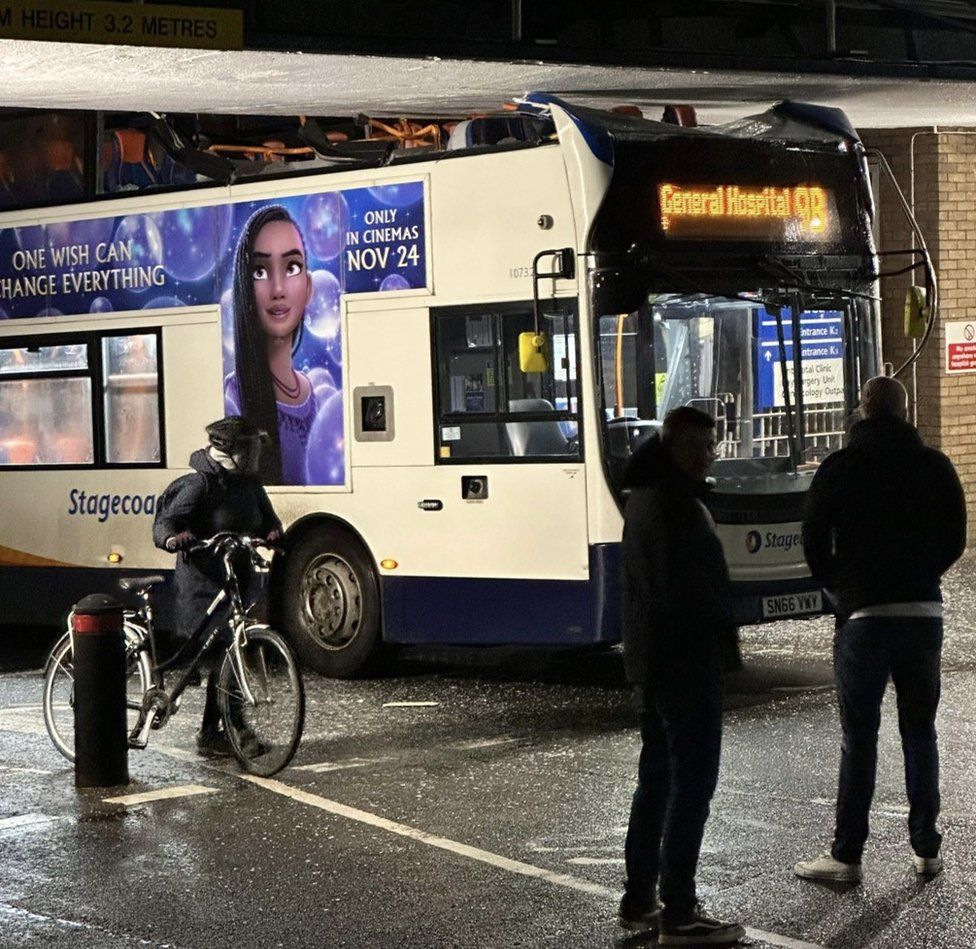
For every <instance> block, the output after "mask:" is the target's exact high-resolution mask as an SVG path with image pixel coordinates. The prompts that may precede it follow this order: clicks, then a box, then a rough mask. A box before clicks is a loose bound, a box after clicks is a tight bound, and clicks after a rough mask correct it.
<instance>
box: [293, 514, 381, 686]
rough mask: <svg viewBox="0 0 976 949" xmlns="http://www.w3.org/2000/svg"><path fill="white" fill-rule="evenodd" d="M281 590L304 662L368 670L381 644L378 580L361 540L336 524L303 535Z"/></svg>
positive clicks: (346, 671) (350, 671)
mask: <svg viewBox="0 0 976 949" xmlns="http://www.w3.org/2000/svg"><path fill="white" fill-rule="evenodd" d="M282 592H283V601H282V609H283V614H284V620H285V626H286V628H287V630H288V633H289V639H290V640H291V642H292V644H293V645H294V647H295V650H296V652H297V653H298V655H299V656H300V657H301V660H302V662H303V663H304V664H305V666H307V667H308V668H310V669H314V670H316V671H317V672H322V673H325V675H328V676H333V677H334V678H337V679H347V678H352V677H354V676H357V675H362V674H364V673H366V672H368V671H369V667H370V664H371V663H372V662H373V661H375V659H376V658H377V653H378V651H379V646H380V597H379V584H378V581H377V577H376V571H375V569H374V568H373V564H372V561H371V559H370V557H369V555H368V554H367V553H366V551H365V549H364V548H363V546H362V544H361V543H359V541H358V540H356V539H355V538H354V537H352V536H351V535H350V534H349V533H348V532H347V531H344V530H342V529H341V528H337V527H318V528H315V529H314V530H311V531H309V532H308V533H307V534H305V535H304V536H302V537H300V538H299V539H298V541H297V542H296V543H295V545H294V546H293V547H292V548H291V549H290V550H289V552H288V556H287V558H286V564H285V574H284V589H283V591H282Z"/></svg>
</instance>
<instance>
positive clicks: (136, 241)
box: [109, 214, 163, 293]
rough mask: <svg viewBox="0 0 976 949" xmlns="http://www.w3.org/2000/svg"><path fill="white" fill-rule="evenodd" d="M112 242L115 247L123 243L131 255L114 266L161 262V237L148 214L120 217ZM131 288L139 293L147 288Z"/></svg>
mask: <svg viewBox="0 0 976 949" xmlns="http://www.w3.org/2000/svg"><path fill="white" fill-rule="evenodd" d="M112 243H113V246H115V247H119V245H124V246H125V248H126V253H128V252H129V251H131V255H132V259H131V260H120V261H117V262H116V263H115V264H114V266H119V267H158V266H160V265H161V264H162V262H163V239H162V238H161V237H160V236H159V228H158V227H156V222H155V221H153V219H152V218H151V217H149V215H148V214H130V215H129V216H128V217H124V218H122V220H121V222H120V223H119V226H118V228H117V229H116V231H115V237H114V239H113V241H112ZM109 266H113V265H109ZM132 289H133V291H134V292H136V293H140V292H143V291H145V290H146V289H148V288H147V287H133V288H132Z"/></svg>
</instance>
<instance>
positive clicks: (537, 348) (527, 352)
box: [519, 332, 549, 372]
mask: <svg viewBox="0 0 976 949" xmlns="http://www.w3.org/2000/svg"><path fill="white" fill-rule="evenodd" d="M548 368H549V363H548V360H547V359H546V335H545V333H534V332H533V333H519V369H521V370H522V372H545V371H546V370H547V369H548Z"/></svg>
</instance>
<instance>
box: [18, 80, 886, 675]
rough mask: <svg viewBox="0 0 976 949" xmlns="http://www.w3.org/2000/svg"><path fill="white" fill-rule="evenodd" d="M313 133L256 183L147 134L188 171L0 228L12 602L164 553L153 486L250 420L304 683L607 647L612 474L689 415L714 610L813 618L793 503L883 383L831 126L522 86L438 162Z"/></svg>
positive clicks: (618, 505) (821, 115)
mask: <svg viewBox="0 0 976 949" xmlns="http://www.w3.org/2000/svg"><path fill="white" fill-rule="evenodd" d="M499 130H500V131H499ZM162 138H163V139H164V137H162ZM318 139H319V140H320V146H319V148H320V154H319V155H318V160H316V161H313V162H310V163H307V164H304V165H298V164H296V165H295V166H293V167H287V168H285V169H284V173H281V174H276V175H269V174H267V171H268V169H264V173H262V174H260V175H253V176H250V177H249V176H247V175H246V174H242V173H240V168H241V163H237V164H236V165H235V164H234V163H232V162H230V161H229V160H227V159H219V158H218V156H216V155H215V154H213V153H209V154H208V155H207V156H200V155H195V153H194V151H193V149H191V148H190V147H189V146H187V145H186V143H185V142H184V143H182V144H181V143H179V142H178V140H177V139H176V137H175V136H174V140H173V141H177V144H176V145H174V144H173V141H170V142H169V144H168V146H167V147H168V149H169V151H171V152H172V156H173V161H174V163H176V164H178V163H179V162H181V161H182V162H183V163H185V164H189V165H194V161H195V165H196V168H197V170H196V171H195V172H187V177H186V180H182V179H181V180H180V181H179V182H177V183H176V184H172V183H171V184H170V186H169V187H167V188H164V189H161V190H159V191H152V190H146V189H142V190H134V191H133V192H132V193H131V194H114V195H108V196H105V197H103V198H100V199H97V200H90V201H86V202H81V203H72V204H66V205H60V206H56V207H52V206H48V207H44V208H35V209H33V210H29V211H16V210H14V211H8V212H5V213H3V214H2V215H0V316H2V317H3V319H0V482H2V491H0V495H2V497H3V499H4V500H3V503H2V504H0V570H2V581H3V582H2V585H0V598H2V601H3V602H2V605H0V608H2V610H3V615H4V616H5V617H6V619H7V621H10V622H38V621H41V620H50V619H54V618H57V617H58V616H61V615H63V614H64V613H65V612H66V611H67V609H68V608H69V606H70V604H71V603H72V602H73V601H74V600H75V599H76V598H77V597H78V596H79V595H80V594H81V593H83V592H90V591H91V590H94V589H105V590H110V589H112V588H113V586H114V581H115V579H116V575H118V574H120V573H128V572H137V571H145V570H147V569H152V570H159V569H166V568H168V567H170V566H171V560H170V558H169V557H167V556H166V555H165V554H163V553H161V552H159V551H157V550H155V549H154V548H153V546H152V543H151V538H150V526H151V522H152V517H153V514H154V511H155V505H156V501H157V497H158V495H159V493H160V491H161V490H162V488H163V487H164V486H165V485H166V484H167V483H168V482H169V481H170V480H171V479H172V478H174V477H175V476H177V475H179V474H181V473H183V472H185V471H186V470H187V464H188V461H187V459H188V457H189V455H190V454H191V452H192V451H193V450H194V449H197V448H199V447H200V446H201V444H203V442H204V426H205V425H206V424H207V423H208V422H210V421H211V420H213V419H214V418H217V417H220V416H221V415H224V414H229V413H241V414H244V415H245V416H248V417H249V418H253V419H254V420H255V421H256V422H257V423H258V424H260V425H262V427H265V428H266V429H268V430H269V433H270V434H271V436H272V439H271V440H272V445H271V450H270V452H269V453H268V454H269V460H268V462H267V466H266V468H265V470H264V471H263V475H264V478H265V481H266V483H267V484H268V490H269V494H270V496H271V498H272V501H273V503H274V505H275V507H276V509H277V511H278V513H279V515H280V516H281V518H282V520H283V522H284V523H285V525H286V526H287V534H286V543H285V552H284V555H283V556H282V557H280V558H278V561H277V563H276V567H275V571H274V573H273V575H272V578H271V585H272V590H271V592H272V604H273V609H274V611H275V612H276V614H277V616H276V619H277V621H278V622H279V623H280V624H281V626H282V628H283V629H284V631H285V632H286V633H287V634H288V635H289V636H290V637H291V639H292V641H293V642H294V644H295V645H296V647H297V648H298V650H299V651H300V653H301V655H302V657H303V659H304V660H305V662H306V663H307V664H309V665H310V666H312V667H314V668H316V669H319V670H321V671H323V672H326V673H328V674H331V675H336V676H347V675H354V674H357V673H359V672H360V671H362V670H363V669H364V668H366V667H367V665H368V663H369V661H370V659H371V658H372V657H373V656H374V655H375V654H376V651H377V649H378V648H379V647H381V645H382V644H383V643H445V644H447V643H450V644H457V643H464V644H486V645H488V644H546V645H566V646H580V645H586V644H597V643H612V642H615V641H616V640H618V639H619V635H620V633H619V610H618V594H617V572H618V556H619V542H620V535H621V527H622V515H621V511H622V504H623V500H624V499H623V496H622V490H621V473H622V470H623V468H624V466H625V464H626V462H627V459H628V458H629V457H630V455H631V453H632V452H633V451H634V449H635V448H636V447H637V446H638V445H639V444H640V443H641V442H642V441H643V440H644V439H645V438H647V437H649V436H650V435H652V434H653V433H654V432H655V431H656V430H657V429H658V428H659V426H660V424H661V421H662V420H663V418H664V416H665V414H666V413H667V412H668V411H669V410H670V409H672V408H674V407H676V406H680V405H694V406H698V407H700V408H702V409H704V410H705V411H707V412H709V413H710V414H711V415H712V416H714V417H715V419H716V422H717V431H718V439H719V458H718V460H717V461H716V463H715V466H714V468H713V482H714V484H713V488H714V490H713V491H712V492H711V496H710V501H709V504H710V507H711V510H712V513H713V515H714V518H715V521H716V523H717V525H718V531H719V534H720V537H721V540H722V543H723V545H724V548H725V552H726V556H727V559H728V563H729V568H730V573H731V577H732V581H733V585H734V589H735V594H736V610H737V613H738V618H739V620H740V621H741V622H742V623H756V622H762V621H764V620H769V619H774V618H781V617H783V616H799V615H816V614H818V613H820V612H822V611H823V609H824V607H825V604H824V601H823V597H822V591H820V590H819V589H817V588H816V586H815V585H814V583H813V581H812V580H811V579H810V577H809V574H808V571H807V569H806V566H805V563H804V559H803V553H802V547H801V544H800V533H799V532H800V521H801V517H802V507H803V499H804V493H805V491H806V489H807V487H808V485H809V483H810V480H811V478H812V476H813V473H814V472H815V470H816V468H817V465H818V464H819V462H820V461H821V460H822V458H823V457H824V456H825V455H826V454H827V453H828V452H830V451H832V450H834V449H835V448H837V447H839V446H840V444H841V442H842V439H843V437H844V431H845V423H846V421H847V418H848V416H849V414H850V413H851V411H852V410H853V409H854V407H855V405H856V402H857V398H858V392H859V388H860V385H861V384H862V382H863V381H864V380H865V379H867V378H869V377H870V376H872V375H874V374H876V373H877V372H878V371H879V369H880V339H879V334H880V322H879V296H878V294H879V289H878V277H879V268H878V256H877V253H876V251H875V247H874V243H873V238H872V231H871V220H872V214H873V205H872V196H871V189H870V184H869V176H868V168H867V163H866V160H865V154H864V150H863V148H862V146H861V143H860V141H859V139H858V137H857V135H856V133H855V132H854V131H853V130H852V129H851V128H850V126H849V125H848V124H847V122H846V119H845V118H844V117H843V115H842V114H841V113H839V112H837V111H836V110H832V109H822V108H816V107H811V106H803V105H798V104H791V103H783V104H780V105H779V106H777V107H775V108H773V109H771V110H770V111H768V112H765V113H763V114H761V115H757V116H753V117H751V118H749V119H745V120H742V121H739V122H736V123H732V124H730V125H726V126H720V127H711V128H687V127H681V126H679V125H675V124H669V123H661V122H653V121H648V120H645V119H642V118H637V117H632V116H629V115H620V114H614V113H610V112H602V111H598V110H592V109H586V108H582V107H576V106H572V105H568V104H566V103H564V102H562V101H560V100H558V99H556V98H554V97H550V96H544V95H539V94H534V95H530V96H527V97H526V98H525V100H524V101H523V102H522V103H520V105H519V108H518V111H517V112H515V113H509V114H508V115H507V116H505V117H501V118H499V117H495V118H486V119H473V120H471V121H470V122H466V123H461V124H460V125H459V126H457V127H456V128H455V130H454V132H453V133H452V135H451V139H450V141H449V142H448V143H447V147H443V146H441V147H437V146H436V145H435V146H433V147H427V148H416V149H404V150H397V151H391V150H389V149H386V150H384V151H383V153H382V154H381V155H377V154H374V153H370V152H368V150H365V149H361V150H360V152H359V153H356V154H353V155H352V156H351V157H349V156H346V155H342V154H341V149H339V148H338V147H333V146H332V145H331V142H330V141H328V140H326V137H325V136H323V135H319V136H318ZM499 139H501V140H499ZM164 144H166V142H165V141H164ZM221 162H223V163H222V164H221ZM228 167H232V169H236V171H235V172H234V173H229V174H226V175H224V171H225V170H226V168H228ZM200 169H202V171H201V170H200ZM272 170H273V169H272ZM206 175H211V176H213V177H217V178H220V177H221V175H223V176H224V180H222V181H216V182H215V181H213V180H207V179H206V177H205V176H206ZM174 180H175V179H174Z"/></svg>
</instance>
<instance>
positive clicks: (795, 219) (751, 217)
mask: <svg viewBox="0 0 976 949" xmlns="http://www.w3.org/2000/svg"><path fill="white" fill-rule="evenodd" d="M657 195H658V209H659V215H660V217H659V220H660V225H661V231H662V232H663V234H664V236H665V237H667V238H669V239H676V240H740V241H741V240H757V241H773V242H794V241H799V242H809V241H814V242H818V243H820V242H824V241H829V240H832V239H833V236H834V234H833V232H834V219H835V217H836V213H835V211H834V200H833V195H832V194H831V193H830V192H829V191H828V190H827V189H825V188H821V187H819V186H817V185H809V184H803V185H787V186H779V185H767V186H765V187H744V186H742V185H733V184H719V185H706V186H695V185H679V184H673V183H664V184H660V185H658V189H657Z"/></svg>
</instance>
